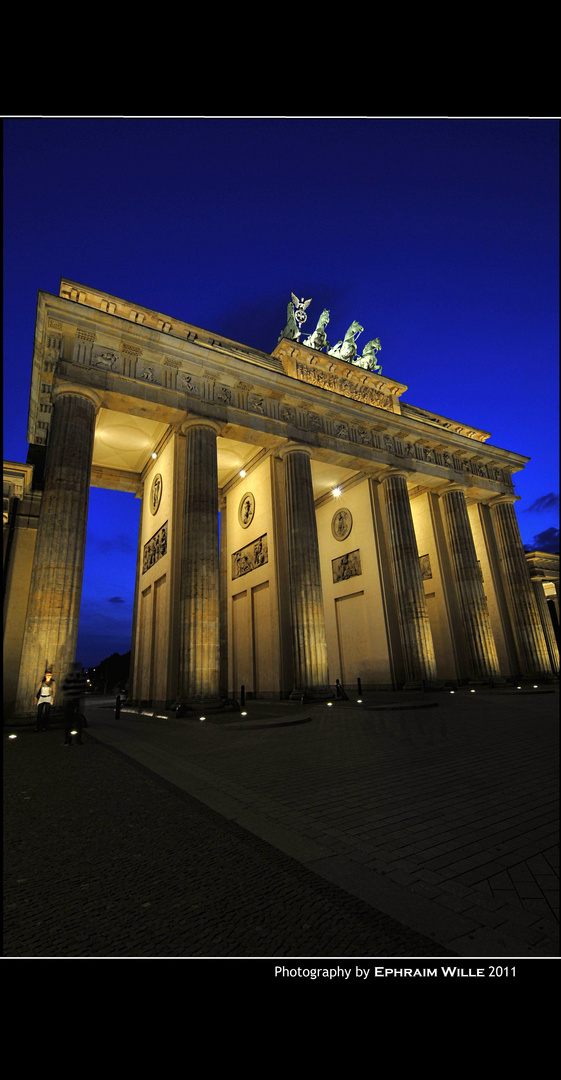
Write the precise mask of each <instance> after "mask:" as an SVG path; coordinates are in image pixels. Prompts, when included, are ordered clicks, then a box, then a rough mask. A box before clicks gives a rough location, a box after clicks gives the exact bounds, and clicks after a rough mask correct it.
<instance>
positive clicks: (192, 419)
mask: <svg viewBox="0 0 561 1080" xmlns="http://www.w3.org/2000/svg"><path fill="white" fill-rule="evenodd" d="M193 427H209V428H212V430H213V431H214V433H215V435H217V436H218V435H220V434H221V432H222V431H223V429H224V424H221V423H219V421H218V420H211V419H209V417H207V416H193V415H192V414H191V416H188V417H187V419H186V420H182V421H181V424H180V431H181V434H182V435H186V434H187V432H188V431H189V429H190V428H193Z"/></svg>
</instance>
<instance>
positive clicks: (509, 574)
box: [489, 495, 552, 679]
mask: <svg viewBox="0 0 561 1080" xmlns="http://www.w3.org/2000/svg"><path fill="white" fill-rule="evenodd" d="M517 497H518V496H516V495H512V496H509V495H501V496H499V497H498V498H497V499H493V500H492V502H491V503H490V504H489V505H490V507H491V516H492V520H493V525H494V528H495V534H496V537H497V543H498V547H499V558H500V563H501V570H502V575H503V580H504V584H505V591H506V595H507V601H508V606H509V610H510V617H511V623H512V630H513V633H514V638H515V641H516V646H517V650H518V659H519V662H520V671H521V674H522V675H523V676H525V677H526V678H532V679H533V678H538V677H541V678H544V676H545V677H548V676H549V677H550V678H551V675H552V671H551V664H550V660H549V654H548V651H547V645H546V641H545V637H544V632H543V628H542V624H541V619H540V614H539V611H538V605H537V601H536V597H535V595H534V591H533V589H532V583H531V581H530V573H529V570H528V564H527V562H526V559H525V556H524V547H523V545H522V537H521V536H520V529H519V528H518V522H517V520H516V513H515V510H514V505H513V504H514V502H515V500H516V499H517Z"/></svg>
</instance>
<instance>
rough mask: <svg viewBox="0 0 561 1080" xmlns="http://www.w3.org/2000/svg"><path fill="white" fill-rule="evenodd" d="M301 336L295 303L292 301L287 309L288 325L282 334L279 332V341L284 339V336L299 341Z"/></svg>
mask: <svg viewBox="0 0 561 1080" xmlns="http://www.w3.org/2000/svg"><path fill="white" fill-rule="evenodd" d="M299 337H300V331H299V329H298V327H297V325H296V319H295V317H294V304H293V303H292V301H291V302H290V303H289V304H288V307H287V309H286V326H285V328H284V330H283V332H282V334H279V341H282V339H283V338H288V339H289V340H290V341H298V338H299Z"/></svg>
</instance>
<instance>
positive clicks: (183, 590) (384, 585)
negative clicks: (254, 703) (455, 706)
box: [5, 280, 558, 713]
mask: <svg viewBox="0 0 561 1080" xmlns="http://www.w3.org/2000/svg"><path fill="white" fill-rule="evenodd" d="M406 389H407V387H405V386H404V385H403V384H402V383H398V382H396V381H395V380H394V379H392V378H388V377H387V376H385V375H384V376H383V375H382V374H381V372H379V371H374V370H369V369H365V368H364V367H360V366H358V365H357V364H353V363H349V362H347V361H345V360H342V359H340V358H339V357H335V356H332V355H329V354H328V353H325V352H319V351H316V350H315V349H313V348H310V347H309V346H306V345H304V344H300V343H299V342H298V341H297V340H290V339H288V338H286V337H281V338H280V340H279V342H278V344H277V346H276V347H275V348H274V349H273V351H272V352H271V353H264V352H260V351H259V350H256V349H253V348H250V347H248V346H245V345H242V344H240V343H238V342H234V341H230V340H228V339H226V338H224V337H222V336H216V335H213V334H211V333H210V332H208V331H205V330H201V329H200V328H198V327H196V326H192V325H190V324H188V323H185V322H182V321H180V320H178V319H174V318H172V317H168V316H165V315H161V314H159V313H157V312H154V311H151V310H149V309H147V308H142V307H140V306H138V305H135V306H133V305H131V304H129V303H126V302H125V301H123V300H119V299H118V298H116V297H112V296H108V295H107V294H105V293H102V292H99V291H97V290H95V289H90V288H87V287H85V286H82V285H78V284H75V283H73V282H70V281H66V280H63V281H62V283H61V288H60V294H59V296H52V295H49V294H46V293H39V298H38V306H37V325H36V333H35V350H34V358H33V373H32V386H31V399H30V410H29V426H28V440H29V443H30V458H29V460H30V461H36V462H37V465H36V469H37V470H38V471H41V469H42V467H43V465H44V483H43V485H42V494H40V493H39V492H38V491H37V490H35V489H34V488H33V487H32V485H31V484H30V476H29V469H30V467H29V466H13V470H16V471H17V469H20V470H22V476H23V475H24V473H25V477H24V479H23V480H22V484H23V486H24V487H25V484H27V487H26V488H25V490H26V492H27V494H26V495H25V498H27V499H28V501H30V504H31V502H33V506H34V516H33V517H32V518H31V517H29V521H31V520H33V524H36V525H37V528H36V529H33V530H32V531H33V538H35V537H36V542H35V543H34V544H33V543H32V542H28V545H27V549H26V550H27V555H26V557H25V558H24V557H23V546H24V545H23V539H22V537H23V533H24V532H25V529H24V527H23V524H22V520H23V519H22V517H21V507H19V512H18V505H19V504H16V503H14V502H13V500H12V503H10V496H9V495H8V504H7V508H6V505H5V537H6V536H7V537H8V539H7V540H5V551H6V545H7V550H8V555H9V566H8V575H9V581H8V586H9V587H8V608H7V610H8V616H7V618H8V626H9V629H10V633H9V634H8V635H7V640H8V649H9V656H10V662H11V666H12V669H13V674H12V681H11V684H10V688H9V690H8V698H9V699H10V701H12V702H13V700H14V699H15V701H16V705H15V709H16V711H17V712H20V713H23V712H27V711H29V702H30V695H31V693H32V689H33V687H34V685H36V684H37V682H38V681H39V677H40V676H41V675H42V672H43V670H44V667H45V663H46V662H48V663H49V664H51V665H52V666H53V668H54V670H55V671H56V672H59V673H60V672H62V671H63V670H64V669H65V668H66V667H67V666H68V664H69V663H70V661H71V660H73V659H74V656H75V650H76V640H77V632H78V611H79V603H80V592H81V578H82V572H83V562H84V548H85V524H86V518H87V499H88V491H89V487H90V485H94V486H98V487H108V488H116V489H119V490H123V491H131V492H134V493H135V494H136V495H137V496H138V497H139V498H140V499H141V500H142V509H141V522H140V534H139V538H138V555H137V585H136V600H135V615H134V626H133V641H132V673H131V697H132V699H133V700H134V701H136V702H137V703H139V704H140V703H143V704H150V705H151V706H153V707H154V708H164V707H168V708H169V707H171V706H172V705H174V704H176V703H177V702H182V701H183V702H190V701H191V702H195V701H205V702H214V701H219V700H220V698H223V697H224V696H239V694H240V689H241V687H242V686H244V687H245V692H246V694H248V695H255V696H258V697H264V698H269V699H276V698H283V697H289V696H293V697H300V696H302V695H307V696H314V695H317V696H321V695H322V694H324V693H326V692H327V691H328V689H329V687H333V686H334V684H335V680H336V679H339V680H340V682H341V684H342V685H343V686H345V687H347V688H352V687H354V686H355V685H356V681H357V679H360V680H361V684H362V687H363V689H364V690H367V689H368V688H394V687H419V686H422V685H425V686H427V685H429V686H430V685H442V684H445V683H451V684H454V685H457V684H463V683H468V682H489V681H493V682H494V681H497V680H502V679H515V678H519V677H525V678H534V677H540V678H551V677H553V676H554V672H556V670H557V668H558V651H557V645H556V642H555V635H554V634H553V635H552V634H551V620H550V621H549V623H547V621H546V619H547V616H548V608H547V598H546V593H545V592H544V583H545V585H546V586H552V587H553V588H555V584H554V583H555V580H558V578H557V579H555V576H554V574H553V573H551V574H550V575H549V577H548V575H547V570H546V573H545V577H544V576H543V574H542V576H540V574H538V573H537V571H536V572H533V579H534V580H532V577H531V574H530V569H532V568H531V567H530V568H529V563H528V560H527V558H526V557H525V554H524V551H523V547H522V542H521V538H520V533H519V531H518V526H517V523H516V516H515V513H514V508H513V504H514V502H515V501H516V498H517V496H516V495H515V493H514V488H513V484H512V474H513V473H514V472H516V471H517V470H520V469H522V468H523V467H524V465H525V464H526V462H527V461H528V459H527V458H524V457H521V456H520V455H519V454H516V453H512V452H510V451H505V450H502V449H499V448H497V447H494V446H492V445H491V444H490V443H489V442H488V439H489V433H488V432H483V431H479V430H478V429H476V428H473V427H471V426H469V425H467V424H463V423H459V422H456V421H453V420H450V419H448V418H446V417H442V416H439V415H436V414H434V413H431V412H428V411H426V410H424V409H419V408H415V407H414V406H411V405H407V404H405V403H403V402H402V401H401V398H402V395H403V394H404V392H405V391H406ZM43 459H44V460H43ZM13 470H12V471H13ZM26 470H27V471H26ZM8 486H9V484H8ZM5 487H6V485H5ZM335 489H338V491H339V494H338V495H336V496H335V495H334V494H333V492H334V490H335ZM22 495H23V487H22ZM5 504H6V491H5ZM10 506H12V507H13V508H15V509H14V512H13V513H12V514H10ZM10 536H11V539H10ZM18 536H19V540H18ZM14 538H15V539H14ZM15 541H17V542H15ZM18 545H19V547H18ZM32 548H34V553H33V565H32V567H31V549H32ZM18 550H19V552H20V561H19V563H18V566H17V567H16V562H15V561H14V553H16V554H17V552H18ZM5 558H6V555H5ZM23 563H25V567H26V569H25V570H24V569H23ZM20 564H21V565H20ZM533 569H534V570H535V568H533ZM540 573H541V571H540ZM536 582H537V583H538V584H539V588H538V587H537V584H536ZM540 589H541V593H540ZM27 595H29V602H28V606H27V616H26V617H25V618H24V617H23V615H22V612H23V610H24V607H26V604H25V603H24V597H27ZM16 597H17V604H18V610H19V613H20V614H19V622H18V620H17V619H14V615H13V607H14V603H15V600H16ZM5 618H6V616H5ZM20 661H21V662H20ZM18 673H19V674H18ZM16 683H17V691H16V688H15V685H16Z"/></svg>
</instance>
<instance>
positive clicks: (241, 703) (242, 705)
mask: <svg viewBox="0 0 561 1080" xmlns="http://www.w3.org/2000/svg"><path fill="white" fill-rule="evenodd" d="M240 705H241V707H242V709H245V686H242V692H241V697H240Z"/></svg>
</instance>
